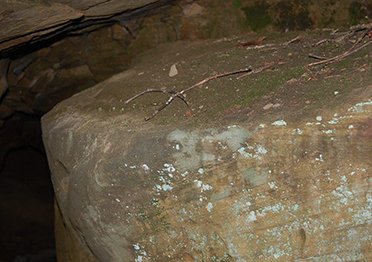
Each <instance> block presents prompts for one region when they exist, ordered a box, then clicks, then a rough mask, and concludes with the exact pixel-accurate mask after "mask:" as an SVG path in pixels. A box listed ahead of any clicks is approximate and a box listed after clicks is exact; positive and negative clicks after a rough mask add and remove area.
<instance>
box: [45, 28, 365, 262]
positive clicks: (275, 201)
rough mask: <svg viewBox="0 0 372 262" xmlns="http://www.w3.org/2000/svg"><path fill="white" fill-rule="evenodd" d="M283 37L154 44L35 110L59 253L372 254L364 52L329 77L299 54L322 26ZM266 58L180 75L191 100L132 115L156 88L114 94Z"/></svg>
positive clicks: (191, 256)
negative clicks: (250, 43) (261, 43)
mask: <svg viewBox="0 0 372 262" xmlns="http://www.w3.org/2000/svg"><path fill="white" fill-rule="evenodd" d="M286 37H287V38H286V39H278V40H273V41H272V44H273V45H274V47H276V48H277V51H276V52H273V49H272V47H273V45H268V46H266V47H263V48H261V49H246V48H239V47H237V45H236V44H237V42H238V40H237V39H224V40H221V41H203V42H195V43H189V42H180V43H175V44H172V45H166V46H162V47H159V48H158V49H156V50H153V51H150V52H148V53H146V54H144V55H143V56H141V57H140V58H138V59H137V61H136V62H135V63H134V66H133V67H132V69H130V70H128V71H124V72H123V73H121V74H118V75H116V76H114V77H112V78H110V79H108V80H106V81H104V82H102V83H100V84H98V85H96V86H95V87H93V88H90V89H88V90H85V91H83V92H81V93H79V94H77V95H74V96H73V97H71V98H69V99H67V100H66V101H64V102H62V103H60V104H58V105H57V106H56V107H55V108H54V109H53V110H52V111H50V112H49V113H48V114H46V115H45V116H44V117H43V121H42V124H43V139H44V143H45V147H46V150H47V155H48V161H49V166H50V169H51V171H52V180H53V184H54V189H55V194H56V200H57V203H58V208H57V211H58V212H60V215H61V216H60V219H62V220H61V221H63V223H62V222H61V221H59V222H58V223H59V224H60V226H59V229H58V225H57V239H59V244H60V245H59V250H60V252H59V254H58V255H59V258H62V257H64V258H72V257H74V258H75V260H74V261H89V260H91V261H271V260H274V259H278V260H279V261H294V260H298V261H313V260H317V261H338V260H342V261H355V260H366V261H367V260H368V258H371V246H370V243H371V235H372V234H371V228H370V221H371V195H370V194H371V191H370V172H371V171H370V170H371V162H370V156H371V155H372V154H371V153H372V152H371V150H372V144H371V134H372V130H371V121H372V120H371V110H372V102H371V100H370V98H371V86H370V83H371V74H369V73H368V72H371V64H370V63H371V62H370V61H371V59H370V55H371V53H370V52H369V51H368V50H367V51H364V52H365V53H363V51H362V52H361V53H359V54H358V55H355V56H352V57H350V58H348V60H347V61H348V62H350V63H351V64H352V65H353V66H351V67H349V68H351V69H350V70H343V68H342V66H338V67H337V66H335V67H334V71H332V76H334V77H329V76H330V73H329V71H327V72H325V71H323V70H320V69H310V70H308V69H306V70H305V67H304V65H305V64H306V63H308V62H309V61H310V60H308V59H309V58H307V55H306V54H307V53H308V51H309V48H311V46H312V44H313V42H316V41H319V39H322V36H318V35H311V34H310V35H304V36H302V38H301V41H299V42H296V43H293V45H291V47H290V49H289V47H288V45H287V46H285V45H284V46H283V45H280V44H279V43H283V42H285V41H288V40H290V39H291V37H290V36H286ZM317 38H318V39H317ZM289 50H290V51H289ZM330 50H331V51H330V52H337V50H335V49H330ZM369 50H370V49H369ZM289 52H291V55H288V53H289ZM268 60H270V61H271V60H272V61H279V60H280V61H282V62H283V63H279V64H278V65H277V66H276V67H275V68H271V69H269V70H268V71H264V72H261V73H257V74H251V75H249V76H246V77H244V78H239V79H237V76H236V75H234V76H229V77H225V78H220V79H217V80H214V81H210V82H208V83H207V84H206V85H204V86H201V87H198V88H196V89H193V90H191V91H190V92H189V93H187V96H186V98H187V100H188V101H189V103H190V104H191V109H192V112H191V111H190V109H189V108H188V107H187V106H186V105H185V104H184V103H183V102H182V101H178V100H180V99H178V100H175V101H174V102H173V103H171V104H170V106H168V107H166V108H165V109H164V110H163V111H161V112H159V113H158V114H157V115H156V116H155V117H154V118H153V119H152V120H150V121H144V118H145V117H146V116H149V115H151V114H152V113H153V112H154V110H155V109H156V108H157V106H159V102H162V101H166V100H167V99H168V97H167V96H166V95H164V94H162V93H161V94H155V93H149V94H146V95H144V96H142V97H139V98H138V99H135V100H134V101H133V102H131V103H129V104H125V101H126V100H127V99H128V98H130V97H133V96H134V95H135V94H137V93H138V92H141V91H143V90H146V89H148V88H162V87H166V88H168V90H170V89H172V88H175V89H176V90H181V89H183V88H186V87H188V86H191V85H192V84H195V83H197V82H198V81H200V80H202V79H204V78H207V77H208V76H210V75H214V74H216V73H222V72H227V71H233V70H237V69H241V68H246V67H247V66H252V68H259V67H260V66H262V65H263V64H264V62H269V61H268ZM362 65H363V66H364V67H363V68H364V70H359V69H360V68H361V66H362ZM172 68H173V69H172ZM175 68H176V69H177V71H175ZM339 72H341V73H340V74H338V73H339ZM170 76H172V77H170ZM62 224H63V226H62ZM58 230H61V232H59V231H58ZM58 232H59V233H58ZM66 239H69V241H66ZM71 239H72V240H71ZM71 241H72V242H71ZM74 241H75V242H74ZM71 243H74V244H71ZM69 245H70V246H69ZM57 246H58V243H57ZM62 246H63V247H62ZM61 248H62V249H63V250H62V251H61ZM57 249H58V247H57ZM61 261H63V260H61ZM64 261H68V260H64ZM70 261H72V260H70Z"/></svg>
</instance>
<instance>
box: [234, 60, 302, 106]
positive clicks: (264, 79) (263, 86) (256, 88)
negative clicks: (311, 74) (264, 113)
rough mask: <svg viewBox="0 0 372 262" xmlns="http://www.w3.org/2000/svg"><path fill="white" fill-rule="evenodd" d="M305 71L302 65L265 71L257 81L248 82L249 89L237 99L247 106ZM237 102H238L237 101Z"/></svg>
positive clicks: (238, 102)
mask: <svg viewBox="0 0 372 262" xmlns="http://www.w3.org/2000/svg"><path fill="white" fill-rule="evenodd" d="M303 73H304V68H303V67H302V66H298V67H293V68H290V69H288V70H283V71H279V72H276V73H273V72H265V73H262V75H261V77H260V78H258V79H257V80H256V81H253V82H251V83H247V85H248V86H249V87H250V88H249V90H248V91H247V92H246V93H245V95H242V96H241V97H240V99H239V100H238V101H237V104H239V105H244V106H247V105H249V104H250V103H252V102H253V101H254V100H255V99H257V98H259V97H261V96H263V95H266V94H268V93H270V92H271V91H275V90H276V89H277V88H278V87H280V86H282V85H283V84H284V83H285V82H286V81H288V80H290V79H292V78H295V77H299V76H301V75H302V74H303ZM235 104H236V103H235Z"/></svg>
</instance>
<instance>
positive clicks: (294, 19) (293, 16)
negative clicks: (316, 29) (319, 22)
mask: <svg viewBox="0 0 372 262" xmlns="http://www.w3.org/2000/svg"><path fill="white" fill-rule="evenodd" d="M308 4H309V3H308V1H304V0H301V1H289V0H288V1H280V2H279V3H277V5H276V6H275V8H274V9H275V10H277V11H276V12H277V13H278V14H277V16H276V17H277V18H276V21H275V25H276V26H277V27H278V28H279V29H280V30H283V31H284V30H287V29H289V30H304V29H307V28H310V27H311V26H312V25H313V21H312V20H311V18H310V14H309V10H308Z"/></svg>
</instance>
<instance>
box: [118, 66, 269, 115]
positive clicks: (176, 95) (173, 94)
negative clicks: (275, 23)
mask: <svg viewBox="0 0 372 262" xmlns="http://www.w3.org/2000/svg"><path fill="white" fill-rule="evenodd" d="M250 71H252V69H251V68H244V69H239V70H236V71H231V72H227V73H221V74H217V75H214V76H210V77H208V78H205V79H203V80H202V81H200V82H198V83H196V84H194V85H192V86H190V87H188V88H185V89H183V90H181V91H178V92H175V91H166V90H165V89H147V90H145V91H143V92H141V93H138V94H137V95H135V96H133V97H131V98H129V99H128V100H127V101H125V104H128V103H130V102H132V101H133V100H135V99H137V98H139V97H140V96H143V95H145V94H148V93H155V92H157V93H163V94H166V95H169V98H168V100H167V101H166V102H165V103H164V104H163V105H162V106H160V107H159V108H157V109H156V110H155V111H154V113H153V114H152V115H151V116H149V117H146V118H145V120H146V121H148V120H150V119H152V118H154V117H155V116H156V115H157V114H159V112H161V111H162V110H163V109H165V108H166V107H167V106H169V105H170V104H171V103H172V102H173V101H174V100H175V99H176V98H179V99H181V100H182V101H183V102H184V103H185V104H186V105H187V106H189V103H188V102H187V101H186V97H185V93H186V92H188V91H190V90H192V89H194V88H196V87H199V86H201V85H203V84H205V83H208V82H209V81H211V80H215V79H218V78H221V77H226V76H231V75H236V74H241V73H246V72H250ZM261 71H262V70H261Z"/></svg>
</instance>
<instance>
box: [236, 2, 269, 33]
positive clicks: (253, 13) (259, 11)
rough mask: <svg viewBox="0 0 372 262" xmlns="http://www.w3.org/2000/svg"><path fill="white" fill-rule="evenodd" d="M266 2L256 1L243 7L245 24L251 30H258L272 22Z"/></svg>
mask: <svg viewBox="0 0 372 262" xmlns="http://www.w3.org/2000/svg"><path fill="white" fill-rule="evenodd" d="M269 7H270V6H269V5H268V4H267V3H266V2H257V3H256V4H255V5H253V6H249V7H245V8H243V11H244V14H245V18H246V20H247V24H248V25H249V26H250V27H251V29H252V30H253V31H259V30H261V29H264V28H265V27H266V26H268V25H269V24H271V23H272V19H271V17H270V14H269Z"/></svg>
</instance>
